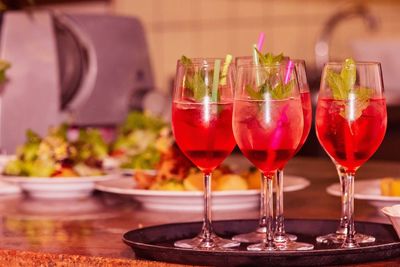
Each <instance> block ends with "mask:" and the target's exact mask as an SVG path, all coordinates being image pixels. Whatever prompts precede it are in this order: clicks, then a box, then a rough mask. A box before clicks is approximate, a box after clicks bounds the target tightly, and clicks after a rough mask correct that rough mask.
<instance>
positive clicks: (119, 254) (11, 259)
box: [0, 158, 400, 266]
mask: <svg viewBox="0 0 400 267" xmlns="http://www.w3.org/2000/svg"><path fill="white" fill-rule="evenodd" d="M285 173H287V174H292V175H299V176H303V177H306V178H307V179H309V180H310V182H311V185H310V186H309V187H307V188H306V189H303V190H301V191H296V192H289V193H286V194H285V216H286V217H287V218H314V219H337V218H339V216H340V199H339V198H338V197H334V196H330V195H328V194H327V193H326V192H325V189H326V187H327V186H328V185H330V184H332V183H336V182H338V178H337V175H336V172H335V169H334V166H333V164H332V163H331V162H330V161H329V159H327V158H324V159H315V158H295V159H293V160H292V161H291V162H290V163H289V164H288V166H287V168H286V170H285ZM382 176H398V177H400V163H396V162H383V161H382V162H379V161H370V162H368V163H367V164H365V166H363V167H362V168H361V169H360V170H359V172H358V174H357V177H356V181H357V180H361V179H369V178H377V177H382ZM355 211H356V220H363V221H373V222H384V223H389V221H388V220H387V219H386V218H385V217H384V216H383V215H382V214H381V213H380V211H379V210H378V209H377V208H376V207H373V206H371V205H370V204H369V203H368V202H367V201H356V202H355ZM0 214H1V216H2V218H1V225H0V230H1V231H0V235H1V237H0V266H5V265H9V266H15V265H17V266H29V265H35V266H37V265H38V264H39V263H41V264H43V266H71V265H74V264H76V265H77V264H78V263H79V264H80V265H79V266H103V265H104V266H105V265H107V264H109V265H112V266H173V264H167V263H161V262H150V261H144V260H137V259H135V256H134V253H133V252H132V251H131V249H130V248H129V247H127V246H126V245H125V244H123V243H122V241H121V236H122V234H123V233H125V232H126V231H128V230H131V229H135V228H139V227H144V226H149V225H156V224H163V223H171V222H184V221H193V220H201V213H172V212H155V211H146V210H143V209H141V208H140V205H139V204H138V203H136V202H134V201H133V200H132V199H131V198H128V197H122V196H118V195H113V194H106V193H95V194H94V196H93V197H90V198H87V199H83V200H64V201H50V200H34V199H31V198H29V197H27V196H24V195H8V196H1V197H0ZM257 216H258V211H257V210H248V211H243V212H218V213H215V214H214V218H213V219H214V220H219V219H252V218H257ZM390 265H392V266H395V265H397V266H398V265H400V258H397V259H392V260H388V261H384V262H373V263H367V264H360V265H357V266H390Z"/></svg>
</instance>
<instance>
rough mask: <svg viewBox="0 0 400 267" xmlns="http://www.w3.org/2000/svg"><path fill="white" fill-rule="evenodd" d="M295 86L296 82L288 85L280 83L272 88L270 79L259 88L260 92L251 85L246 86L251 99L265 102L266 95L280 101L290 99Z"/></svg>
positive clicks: (292, 81)
mask: <svg viewBox="0 0 400 267" xmlns="http://www.w3.org/2000/svg"><path fill="white" fill-rule="evenodd" d="M294 85H295V83H294V80H291V81H290V82H289V83H287V84H283V83H282V82H279V83H278V84H276V85H275V86H272V85H271V84H270V83H269V81H268V79H266V80H265V81H264V83H263V84H261V85H260V86H259V88H258V90H257V89H254V88H253V87H252V86H251V85H246V87H245V90H246V92H247V94H248V95H249V96H250V98H251V99H254V100H263V99H264V98H265V94H267V95H269V96H270V97H271V99H275V100H278V99H286V98H288V97H289V96H290V93H291V92H292V89H293V86H294Z"/></svg>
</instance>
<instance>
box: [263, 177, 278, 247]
mask: <svg viewBox="0 0 400 267" xmlns="http://www.w3.org/2000/svg"><path fill="white" fill-rule="evenodd" d="M262 176H263V183H264V185H263V187H264V188H263V189H264V194H265V202H264V209H265V217H266V227H267V231H266V233H265V240H264V242H265V249H267V250H275V248H276V246H275V243H274V236H273V229H272V224H273V208H274V207H273V187H272V186H273V185H272V180H273V177H274V176H273V174H269V175H265V174H264V173H263V174H262Z"/></svg>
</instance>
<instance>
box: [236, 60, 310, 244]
mask: <svg viewBox="0 0 400 267" xmlns="http://www.w3.org/2000/svg"><path fill="white" fill-rule="evenodd" d="M232 126H233V132H234V136H235V140H236V143H237V144H238V146H239V148H240V150H241V151H242V153H243V154H244V155H245V156H246V157H247V158H248V159H249V160H250V161H251V162H252V163H253V164H254V165H255V166H256V167H257V168H258V169H259V170H260V172H261V174H262V176H263V180H262V181H263V185H262V190H263V191H264V205H263V207H264V212H263V217H264V218H262V219H263V220H265V226H266V231H265V234H264V237H265V238H264V239H263V240H262V241H261V243H259V244H254V245H250V246H248V247H247V249H248V250H257V251H259V250H262V251H274V250H278V249H279V247H278V246H277V245H276V244H275V242H274V238H273V229H272V228H273V203H272V201H273V200H272V195H273V188H272V180H273V177H274V175H275V172H276V170H277V169H279V168H281V167H282V166H283V165H285V163H286V162H287V161H288V160H289V159H290V158H292V157H293V155H294V153H295V150H296V149H297V146H298V145H299V143H300V139H301V135H302V132H303V113H302V106H301V100H300V93H299V89H298V84H297V78H296V75H295V71H291V70H289V69H287V68H286V66H285V65H283V64H273V65H268V66H267V65H265V66H258V65H256V64H245V65H240V66H238V70H237V80H236V86H235V99H234V112H233V124H232ZM264 214H265V216H264Z"/></svg>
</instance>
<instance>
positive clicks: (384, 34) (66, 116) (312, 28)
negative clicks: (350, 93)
mask: <svg viewBox="0 0 400 267" xmlns="http://www.w3.org/2000/svg"><path fill="white" fill-rule="evenodd" d="M0 3H2V5H1V7H2V9H3V10H4V12H3V16H2V31H1V57H2V58H4V59H6V60H8V61H10V63H11V64H12V68H11V69H10V70H9V79H8V82H7V83H6V85H5V89H6V90H5V92H3V96H2V106H1V112H2V122H1V128H2V129H1V137H0V139H1V140H2V146H4V144H10V143H12V145H10V149H11V148H12V146H14V144H15V143H17V142H20V139H21V138H20V137H19V136H18V135H19V133H17V132H18V129H20V128H21V127H24V128H26V125H29V126H30V127H36V128H38V126H37V124H41V123H42V124H43V127H42V128H43V129H44V126H45V125H44V124H48V123H54V122H57V121H60V120H67V121H70V122H72V124H76V125H78V126H79V125H83V126H85V125H99V126H110V127H112V126H113V125H115V124H117V123H119V122H121V121H122V119H123V118H124V116H125V115H126V113H127V111H128V110H129V109H142V108H149V109H153V110H155V112H158V113H160V114H163V115H165V116H166V117H167V118H168V114H169V105H168V103H169V101H170V100H169V99H170V93H171V88H172V84H173V78H174V74H175V66H176V60H177V59H178V58H180V57H181V55H186V56H188V57H201V56H207V57H212V56H220V57H223V56H224V55H226V54H227V53H230V54H232V55H233V56H243V55H250V53H251V48H252V44H253V43H255V42H256V41H257V37H258V34H259V33H260V32H262V31H263V32H265V34H266V40H265V43H264V52H267V51H268V52H273V53H281V52H283V53H284V54H285V55H288V56H290V57H292V58H302V59H305V60H306V64H307V72H308V73H307V74H308V80H309V84H310V87H311V90H312V92H313V93H314V96H316V94H317V92H318V86H319V79H320V73H321V67H322V66H323V63H324V62H326V61H327V60H343V59H344V58H346V57H350V56H351V57H354V58H355V59H356V60H373V61H380V62H382V67H383V73H384V82H385V89H386V96H387V101H388V104H389V106H388V116H389V124H388V132H387V135H386V137H385V141H384V143H383V144H382V146H381V147H380V149H379V151H378V152H377V153H376V154H375V156H374V158H375V159H389V160H399V159H400V156H399V153H396V151H394V150H395V149H393V148H394V147H400V138H399V132H400V131H399V130H400V108H399V104H400V86H399V85H398V82H397V81H396V80H397V79H396V78H397V75H398V74H399V69H400V52H399V51H400V16H399V14H400V1H396V0H380V1H377V0H366V1H337V0H303V1H296V0H279V1H278V0H201V1H199V0H164V1H162V0H147V1H143V0H103V1H96V0H90V1H89V0H87V1H83V0H80V1H79V0H75V1H72V0H70V1H56V0H2V1H0ZM7 14H10V16H9V18H7ZM13 14H14V15H16V14H17V15H16V16H12V15H13ZM21 14H22V15H21ZM43 14H45V15H43ZM46 14H47V15H46ZM46 16H48V17H47V18H46ZM115 16H117V18H119V19H117V20H115ZM126 19H128V20H126ZM129 19H131V20H129ZM38 21H40V23H39V22H38ZM45 24H48V25H50V26H43V25H45ZM18 25H22V26H21V27H20V28H19V27H18ZM32 25H33V26H32ZM116 25H119V26H116ZM124 25H125V26H124ZM34 29H38V30H37V33H34ZM46 31H47V35H43V32H46ZM13 32H17V33H23V32H25V33H26V34H24V36H25V37H26V38H27V39H24V41H21V40H22V39H21V38H20V36H21V35H20V34H13ZM54 32H55V33H56V34H54ZM44 36H45V37H44ZM68 36H69V37H68ZM71 36H75V37H77V39H78V41H76V44H74V42H73V40H72V39H74V38H72V37H71ZM29 38H32V40H34V39H36V40H41V41H43V40H44V38H50V39H51V38H53V39H54V42H53V43H51V42H50V45H48V43H46V42H43V43H42V44H41V46H38V49H37V50H35V51H32V44H33V43H34V41H32V43H29V40H31V39H29ZM71 40H72V41H71ZM18 45H19V46H20V49H18V48H17V47H18ZM27 46H30V47H29V49H28V48H27ZM74 46H76V47H77V48H74ZM40 47H42V48H43V49H41V48H40ZM46 47H47V48H46ZM55 47H56V48H55ZM24 49H25V50H24ZM23 50H24V51H26V53H25V54H24V53H21V51H23ZM76 50H80V54H79V53H77V52H76ZM38 51H40V54H41V56H40V57H36V58H35V56H34V54H36V53H38ZM71 51H72V52H71ZM73 51H75V52H73ZM90 51H92V52H93V51H94V52H93V53H92V54H91V52H90ZM52 54H54V55H55V56H54V57H53V56H49V55H52ZM30 57H31V58H30ZM44 57H46V59H45V60H43V58H44ZM82 59H83V60H82ZM41 60H42V61H41ZM38 62H42V63H43V64H42V65H40V64H38ZM21 64H25V65H29V66H30V67H31V68H32V66H36V68H35V67H33V69H35V70H36V71H37V72H38V73H39V74H38V73H36V72H35V73H28V72H27V71H26V70H21ZM74 66H75V67H74ZM76 66H78V67H76ZM77 70H80V72H79V73H78V72H77ZM94 70H95V71H94ZM93 73H95V74H93ZM26 75H28V78H26V77H27V76H26ZM29 75H31V76H33V77H38V76H43V77H44V78H43V79H42V80H41V83H38V84H37V85H35V80H36V79H32V78H31V76H29ZM23 77H25V79H24V80H25V82H23V83H21V80H22V79H23ZM46 77H47V78H48V77H53V81H52V80H51V79H50V80H46V79H45V78H46ZM88 77H89V78H88ZM90 77H92V78H90ZM126 77H129V78H126ZM16 80H18V81H19V82H17V81H16ZM74 81H75V82H74ZM35 86H37V87H38V88H43V87H49V88H51V87H52V86H55V87H60V88H59V90H60V92H61V98H57V95H56V96H54V97H55V98H57V100H56V99H55V98H54V99H52V98H50V96H49V95H51V92H53V91H54V90H53V89H52V90H51V91H49V93H43V95H42V96H41V97H42V98H41V99H42V100H41V101H44V102H40V101H39V102H40V103H51V104H49V106H51V105H54V106H53V107H52V109H51V108H50V107H49V106H47V107H46V110H44V109H43V104H38V105H37V106H35V107H32V108H33V109H38V110H39V109H40V110H42V113H41V112H39V111H38V114H41V115H40V116H39V117H38V119H37V122H34V121H35V120H34V119H32V116H33V115H32V110H31V109H25V114H28V115H29V116H28V115H25V116H22V117H21V115H19V117H16V115H15V116H14V115H10V114H11V113H12V114H16V112H17V110H18V111H20V110H21V106H24V103H26V102H27V101H28V100H29V101H28V102H32V101H31V100H32V99H34V98H33V97H38V96H37V92H36V91H34V90H28V89H27V87H35ZM82 87H86V88H89V87H90V88H91V89H85V90H84V89H82ZM13 88H17V89H13ZM18 88H19V89H18ZM93 88H95V89H93ZM11 89H12V90H11ZM31 89H32V88H31ZM18 90H20V93H15V92H17V91H18ZM49 90H50V89H49ZM8 91H11V92H8ZM25 91H29V92H25ZM79 91H86V93H79ZM21 92H23V93H21ZM11 94H14V95H13V96H11ZM21 95H23V96H21ZM79 95H80V96H79ZM78 96H79V97H78ZM17 97H18V99H21V98H25V100H24V101H22V102H20V104H17V103H16V102H15V101H16V100H15V99H16V98H17ZM51 110H53V112H52V111H51ZM60 110H61V111H60ZM58 111H60V112H59V113H60V114H58V113H57V112H58ZM102 112H103V113H102ZM20 113H21V112H20ZM49 113H52V114H53V113H57V116H56V117H54V116H53V117H52V116H50V115H49V116H47V119H46V120H43V114H49ZM7 120H8V121H7ZM24 121H26V124H24ZM16 124H18V125H16ZM21 125H22V126H21ZM13 127H14V128H15V129H16V130H9V129H13ZM39 128H40V127H39ZM5 131H7V132H5ZM38 131H39V132H40V131H41V130H40V129H38ZM43 131H44V130H43ZM9 132H12V134H11V135H12V136H11V137H7V134H8V133H9ZM7 138H8V139H7ZM301 154H302V155H304V156H325V153H324V152H323V151H322V149H321V148H320V146H319V144H318V142H317V139H316V137H315V134H314V131H313V130H312V131H311V134H310V136H309V138H308V142H307V143H306V145H305V146H304V148H303V149H302V151H301Z"/></svg>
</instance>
